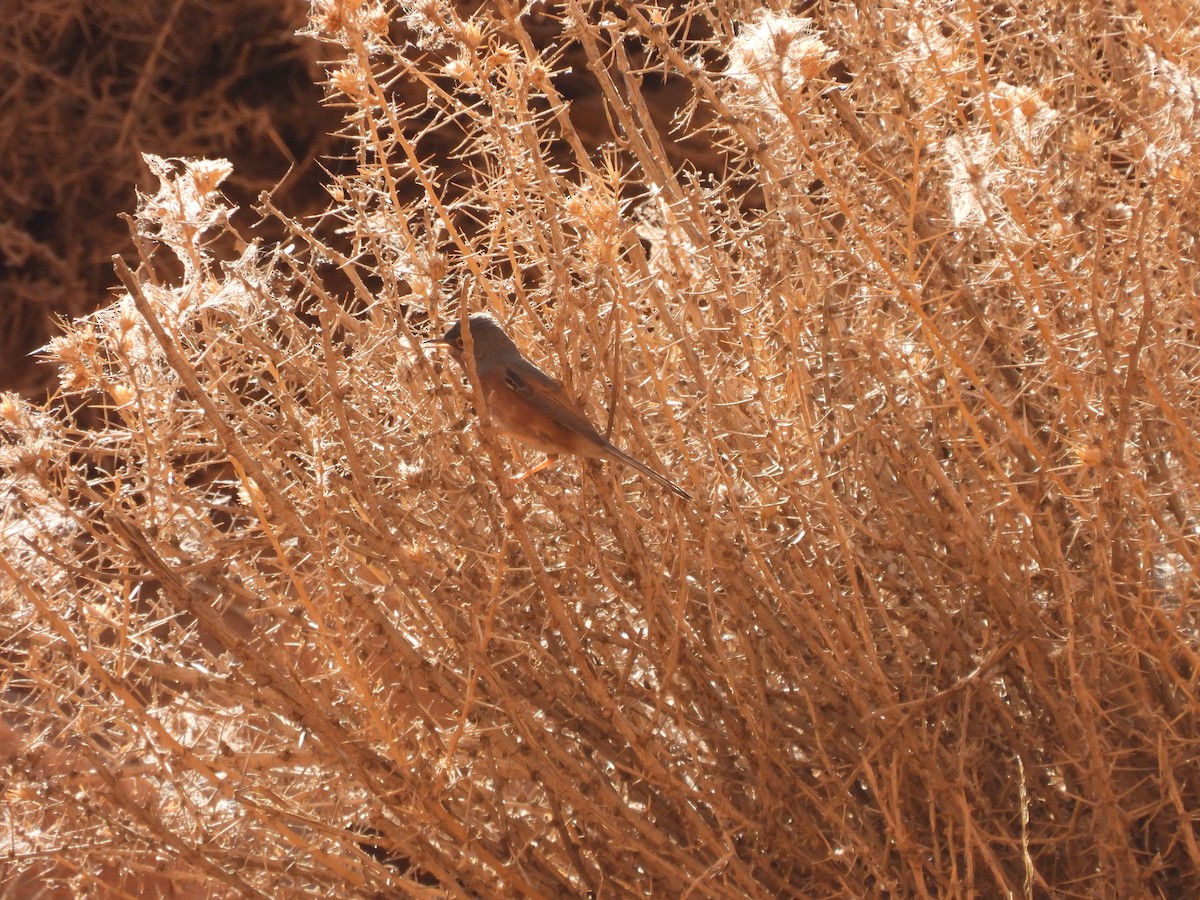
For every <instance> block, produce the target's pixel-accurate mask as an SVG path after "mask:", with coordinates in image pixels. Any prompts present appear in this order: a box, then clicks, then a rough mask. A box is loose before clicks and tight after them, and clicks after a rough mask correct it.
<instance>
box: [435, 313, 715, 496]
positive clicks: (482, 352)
mask: <svg viewBox="0 0 1200 900" xmlns="http://www.w3.org/2000/svg"><path fill="white" fill-rule="evenodd" d="M467 329H468V331H469V332H470V337H471V345H472V349H473V356H474V358H475V374H476V375H477V376H478V378H479V387H480V388H481V389H482V390H483V399H484V402H485V403H486V404H487V409H488V413H489V414H490V415H491V418H492V421H493V422H494V423H495V424H496V426H497V429H498V430H499V431H500V432H502V433H504V434H507V435H510V436H512V437H514V438H516V439H517V440H519V441H522V442H524V443H526V444H528V445H529V446H531V447H533V448H534V449H536V450H540V451H541V452H543V453H545V454H546V455H547V459H546V461H545V462H543V463H541V464H540V465H538V466H535V467H534V468H532V469H530V470H529V471H528V472H525V473H524V474H522V475H521V476H519V477H518V479H517V480H520V479H521V478H525V477H527V476H529V475H532V474H533V473H534V472H538V471H541V470H542V469H544V468H545V467H547V466H549V465H552V464H553V463H554V461H555V460H556V458H557V457H558V456H559V455H560V454H564V453H572V454H575V455H577V456H583V457H586V458H588V459H603V460H609V461H612V462H619V463H622V464H623V465H626V466H629V467H630V468H632V469H636V470H637V471H638V472H641V473H642V474H643V475H645V476H646V477H647V478H651V479H653V480H654V481H657V482H658V483H659V484H661V485H662V486H663V487H665V488H666V489H667V490H669V491H670V492H671V493H673V494H674V495H675V496H677V497H679V498H681V499H683V500H686V501H688V502H691V500H692V495H691V494H689V493H688V492H687V491H685V490H684V489H683V488H681V487H680V486H679V485H677V484H676V483H675V482H673V481H671V479H669V478H667V477H666V476H665V475H660V474H659V473H658V472H655V471H654V470H653V469H651V468H650V467H649V466H647V465H645V464H644V463H641V462H639V461H638V460H636V459H634V458H633V457H632V456H630V455H629V454H628V453H625V452H624V451H623V450H619V449H618V448H617V447H616V446H614V445H613V443H612V442H611V441H609V440H608V439H607V438H605V437H604V435H602V434H600V432H599V431H597V430H596V427H595V426H594V425H592V423H591V422H590V421H588V418H587V416H585V415H584V413H583V410H582V409H581V408H580V407H579V404H577V403H576V402H575V401H574V400H572V399H571V397H570V395H568V394H567V391H566V389H565V388H564V387H563V386H562V385H561V384H560V383H559V382H557V381H555V380H554V379H553V378H551V377H550V376H549V375H547V374H546V373H545V372H543V371H542V370H541V369H539V368H538V367H537V366H535V365H534V364H533V363H531V362H530V361H529V360H528V359H526V358H525V356H524V355H523V354H522V353H521V351H520V349H518V347H517V345H516V344H515V343H514V342H513V340H512V338H510V337H509V336H508V335H507V334H506V333H505V331H504V329H503V328H502V327H501V326H500V323H499V322H497V321H496V319H495V318H494V317H493V316H491V315H490V314H488V313H484V312H478V313H472V314H471V316H470V317H469V318H468V319H467ZM426 343H428V344H436V345H442V346H446V347H448V348H449V350H450V354H451V355H452V356H453V357H454V358H455V359H456V360H457V361H458V362H459V363H460V364H461V365H463V366H464V368H465V367H466V366H465V361H464V354H465V352H466V341H465V339H464V337H463V333H462V322H461V321H459V322H455V323H454V324H453V325H451V326H450V328H449V330H448V331H447V332H446V333H445V334H444V335H443V336H442V337H440V338H433V339H431V340H428V341H426Z"/></svg>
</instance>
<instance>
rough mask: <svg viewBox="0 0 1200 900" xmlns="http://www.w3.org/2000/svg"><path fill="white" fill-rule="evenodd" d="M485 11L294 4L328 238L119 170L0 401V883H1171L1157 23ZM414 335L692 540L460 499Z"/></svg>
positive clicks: (797, 886) (505, 497) (1168, 518)
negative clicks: (316, 69) (103, 221)
mask: <svg viewBox="0 0 1200 900" xmlns="http://www.w3.org/2000/svg"><path fill="white" fill-rule="evenodd" d="M484 9H485V12H483V13H481V14H479V15H476V16H475V17H474V18H472V19H470V20H463V19H461V18H459V16H458V15H457V14H456V13H455V12H454V11H453V10H452V9H451V8H449V7H448V6H446V5H444V4H442V3H439V2H436V0H424V2H420V3H416V4H406V5H405V6H404V8H403V10H397V9H393V8H392V7H378V6H373V5H370V4H362V3H353V2H336V0H330V2H326V3H322V4H320V5H319V7H318V8H316V10H315V11H314V16H313V30H314V34H315V35H316V36H317V37H319V38H320V39H322V40H324V41H326V42H327V50H328V55H329V56H330V58H331V62H330V64H329V72H330V85H331V88H330V89H331V97H332V98H333V100H334V102H337V103H339V104H341V105H342V106H343V107H344V111H345V116H346V119H345V121H346V128H345V131H346V134H347V135H348V136H349V137H351V138H352V139H353V141H354V146H355V147H356V153H357V155H356V157H355V158H354V159H353V160H351V164H350V165H345V166H342V167H340V171H341V172H342V173H343V174H341V175H339V176H337V177H333V176H331V181H330V192H331V196H332V197H333V203H332V206H331V209H330V212H329V216H330V217H331V218H333V219H336V220H337V221H339V222H340V230H339V232H338V234H337V235H336V239H334V240H331V239H329V238H327V237H321V236H320V235H323V234H330V233H332V229H325V230H324V231H314V230H311V228H310V224H311V223H306V222H303V221H290V220H288V219H287V216H286V215H285V213H284V212H282V211H279V210H277V209H275V208H274V207H273V206H272V205H271V203H270V202H269V201H267V202H266V204H265V207H266V210H267V211H268V213H269V214H270V215H272V216H275V217H277V218H278V219H280V220H282V221H284V222H286V223H287V225H288V227H289V228H290V230H291V232H292V235H293V239H292V242H291V243H290V244H289V245H288V246H285V247H264V246H256V245H254V244H246V243H242V244H241V246H242V247H243V250H242V251H241V252H240V255H238V253H237V252H233V253H230V252H228V251H227V250H225V249H222V250H220V251H218V250H217V249H215V248H217V247H221V248H227V247H229V246H230V245H231V241H230V240H229V238H231V237H232V238H233V239H234V240H235V241H236V240H240V238H238V236H236V235H230V234H229V228H228V226H227V225H226V224H225V223H226V214H227V210H226V208H225V201H224V200H223V198H222V195H221V193H220V190H219V182H220V180H221V179H222V178H223V177H224V176H225V175H226V174H227V171H226V169H225V168H224V166H223V164H221V163H219V162H199V161H176V162H167V161H163V160H157V159H150V163H151V165H152V167H153V168H154V169H155V171H156V172H157V173H158V174H159V176H160V178H161V182H162V188H161V191H160V192H159V193H158V194H157V195H156V196H152V197H151V196H147V197H143V198H142V201H141V203H140V205H139V210H138V214H137V217H136V231H137V238H136V242H137V246H138V249H139V252H140V253H141V257H142V263H141V265H140V266H139V267H138V268H137V271H136V273H135V272H131V271H129V270H128V269H126V268H124V267H119V270H120V271H119V274H120V275H121V278H122V281H123V283H124V285H125V296H123V297H122V298H120V299H119V300H118V301H117V302H116V303H115V304H114V305H113V306H112V307H110V308H109V309H106V310H104V311H102V312H101V313H99V314H97V315H95V316H93V317H91V318H90V319H86V320H80V321H77V322H75V323H73V324H72V325H71V327H70V329H69V331H68V332H67V334H66V335H65V336H64V337H62V338H60V339H58V340H56V341H55V342H54V344H53V346H52V347H51V348H50V352H49V355H50V357H51V358H52V359H53V360H54V361H55V362H56V363H57V365H58V366H59V367H60V370H61V381H62V390H61V393H60V396H59V397H58V398H56V400H55V402H53V403H51V404H49V405H48V406H46V407H44V408H40V407H36V406H32V405H27V404H25V403H22V402H20V401H18V400H17V399H15V398H13V397H9V398H7V399H6V400H5V401H4V403H3V405H2V406H0V422H2V427H3V434H4V436H5V438H4V450H3V454H4V462H5V465H6V467H7V472H8V474H7V476H6V480H5V482H4V486H3V489H4V491H5V494H6V497H7V501H8V502H7V509H6V510H5V512H4V520H3V529H4V530H3V547H2V549H3V555H2V560H3V562H2V563H0V565H2V566H3V571H4V572H5V573H6V576H5V577H6V582H5V586H4V593H3V622H4V628H5V630H6V640H5V655H4V659H5V662H6V667H5V669H4V693H3V700H4V706H3V716H4V718H3V733H2V738H3V739H2V741H0V750H2V753H3V760H4V763H5V765H6V766H7V769H8V776H7V795H6V803H5V806H4V817H5V822H6V827H7V828H8V836H7V838H6V845H7V847H6V852H7V853H8V857H7V862H6V863H5V865H6V867H7V868H6V872H7V886H8V887H9V889H11V890H16V891H18V893H20V894H21V895H22V896H35V895H36V894H37V892H38V891H39V890H44V891H46V892H47V895H50V894H54V892H56V891H67V890H73V891H76V892H79V893H85V894H86V893H91V894H107V893H110V892H112V891H115V890H118V889H120V890H124V891H127V892H129V893H141V894H143V895H145V894H152V893H154V892H159V893H160V894H163V895H170V896H211V895H229V894H243V895H251V896H253V895H259V896H272V897H281V896H377V895H389V896H390V895H405V894H408V893H414V894H422V895H428V896H440V895H443V894H444V895H453V896H582V895H590V896H595V897H621V896H631V895H632V896H656V897H670V896H691V897H747V896H758V897H771V896H856V897H857V896H881V895H885V896H966V895H975V896H1003V895H1007V896H1048V895H1054V896H1079V897H1085V896H1122V897H1132V896H1144V895H1149V896H1164V897H1168V896H1169V897H1178V896H1187V895H1194V894H1195V893H1196V892H1197V890H1200V878H1197V875H1196V872H1197V871H1200V847H1198V846H1197V841H1196V834H1195V829H1196V816H1197V810H1200V793H1198V792H1200V771H1197V756H1198V750H1200V748H1198V746H1197V744H1198V742H1200V721H1198V719H1200V701H1198V699H1197V685H1196V678H1197V666H1196V663H1197V656H1196V654H1197V651H1198V647H1197V633H1196V625H1197V623H1196V601H1197V585H1196V577H1195V571H1196V568H1195V567H1196V554H1197V552H1198V542H1197V521H1196V515H1197V508H1198V501H1200V497H1198V492H1200V488H1198V486H1200V455H1198V453H1197V447H1196V440H1195V429H1196V423H1197V421H1200V409H1198V408H1197V407H1198V405H1200V402H1198V401H1200V391H1198V390H1197V376H1198V375H1200V373H1198V372H1197V363H1198V359H1200V356H1198V354H1197V337H1196V336H1197V328H1198V327H1200V323H1198V322H1197V318H1198V312H1200V300H1198V298H1197V271H1196V267H1195V260H1196V256H1197V246H1196V229H1195V221H1196V217H1197V213H1198V211H1200V204H1198V202H1197V200H1198V198H1197V192H1196V186H1197V181H1196V177H1197V168H1198V164H1197V162H1196V152H1195V146H1194V145H1195V142H1196V140H1197V134H1198V126H1197V102H1196V101H1197V88H1196V84H1197V77H1198V76H1197V74H1196V73H1197V71H1198V67H1200V60H1198V59H1197V52H1196V48H1197V46H1198V44H1197V36H1198V34H1197V26H1198V25H1200V23H1198V22H1197V20H1196V14H1195V11H1194V8H1193V7H1192V6H1191V5H1190V4H1173V3H1163V4H1157V5H1156V7H1155V10H1154V18H1153V19H1147V18H1145V12H1146V8H1145V7H1143V6H1139V5H1136V4H1132V3H1123V2H1120V3H1117V4H1088V5H1085V6H1084V7H1082V8H1081V7H1080V6H1079V5H1077V4H1069V3H1050V4H1033V3H1027V4H1021V3H1018V4H1016V5H1011V4H1010V5H1000V6H981V5H978V4H969V3H961V2H957V0H948V2H944V3H940V4H931V3H912V4H907V3H899V4H884V5H880V6H876V5H874V4H858V5H851V4H842V3H817V4H815V5H813V6H811V7H809V8H808V9H806V10H805V15H806V16H807V20H801V19H799V18H798V17H796V16H793V15H791V14H789V13H786V12H779V11H766V10H757V9H755V8H754V4H750V3H734V2H730V3H716V4H712V5H707V6H694V7H685V8H677V9H659V8H654V7H651V6H648V5H643V4H637V3H633V2H624V0H622V2H615V3H606V4H604V5H603V6H601V5H599V4H596V5H591V4H583V5H576V4H575V3H569V4H567V5H565V6H563V7H558V6H554V5H551V6H549V7H547V8H546V9H544V10H542V11H541V12H540V13H537V14H536V15H535V14H531V15H528V16H526V17H525V18H522V19H519V20H518V21H517V22H515V23H514V22H512V21H507V22H506V21H504V18H503V16H504V14H505V13H508V14H510V15H511V14H515V12H516V7H513V8H512V9H509V8H508V7H507V5H506V4H505V3H499V4H485V6H484ZM399 15H406V16H407V21H406V23H405V25H406V27H407V28H409V29H411V31H410V32H409V34H410V36H413V38H414V39H413V41H412V42H409V43H405V42H394V40H395V38H394V34H395V32H394V31H393V30H392V29H391V27H390V25H389V18H390V17H393V16H399ZM493 15H495V16H497V18H494V19H493V18H492V17H491V16H493ZM559 15H560V16H561V23H560V22H558V21H557V20H556V19H555V16H559ZM535 25H536V27H537V28H539V29H541V30H542V35H543V36H544V33H545V31H546V30H547V29H551V30H553V29H558V28H561V31H560V33H559V34H558V37H557V39H556V41H557V43H555V42H554V41H551V42H550V43H549V49H547V50H538V49H535V48H536V47H541V46H546V42H544V41H541V40H539V42H538V43H537V44H535V42H534V41H533V40H532V39H531V37H530V34H529V32H528V30H527V29H531V28H533V27H534V26H535ZM556 47H559V48H562V49H563V50H564V52H565V51H566V50H567V49H568V48H569V49H570V50H571V52H572V53H574V54H575V55H574V57H573V59H574V61H575V65H579V63H580V62H586V65H587V66H588V67H589V68H590V70H591V72H592V73H593V75H594V77H595V78H596V84H597V86H598V89H599V90H600V91H601V93H602V96H603V100H604V108H605V110H606V112H607V115H608V117H609V119H610V121H611V123H612V128H613V129H614V131H615V134H616V135H617V137H616V139H614V140H613V142H612V143H611V144H609V145H608V146H602V147H600V148H598V149H593V145H592V143H591V142H590V141H588V140H584V139H583V138H581V136H580V134H579V133H578V132H577V131H576V130H575V128H574V120H573V119H572V118H571V111H572V107H571V103H570V100H569V99H568V98H566V97H563V96H560V94H559V93H558V89H557V88H556V84H558V83H559V82H560V80H561V78H562V77H563V76H561V75H560V74H559V73H560V72H561V71H562V70H563V69H565V68H566V65H567V64H566V63H565V62H564V59H565V58H566V57H565V55H562V54H560V53H559V52H558V51H557V50H556V49H555V48H556ZM664 73H666V74H670V75H672V76H674V77H679V76H682V77H683V78H685V79H686V86H687V88H688V90H689V91H690V93H691V96H692V97H693V98H694V103H693V104H692V105H690V106H688V107H687V108H685V109H684V110H683V112H682V114H681V116H680V117H679V118H678V120H677V122H676V123H675V127H676V128H677V131H675V132H672V131H670V129H666V128H662V127H659V126H658V125H656V119H655V118H654V116H653V115H652V114H651V112H650V110H649V108H648V105H647V102H646V92H647V91H648V90H650V89H651V88H652V86H653V85H654V84H655V83H656V80H658V79H661V78H662V77H663V74H664ZM411 79H417V80H419V81H421V82H423V83H424V84H425V85H426V86H427V102H426V103H425V104H424V105H423V106H421V107H419V108H398V106H397V105H396V104H395V102H394V100H393V98H394V96H395V94H394V93H393V91H392V85H393V84H395V83H398V82H399V81H401V80H411ZM414 123H418V124H416V125H414ZM691 128H703V129H706V131H705V134H706V135H707V136H708V137H709V138H711V140H712V141H713V142H715V144H717V145H718V146H719V147H720V148H722V151H723V152H724V153H725V154H726V158H727V162H728V170H727V171H725V172H723V173H717V175H716V177H710V176H709V175H705V174H701V173H698V172H695V171H689V170H688V169H687V168H686V167H680V166H678V165H675V164H674V163H668V162H667V160H668V159H670V158H671V154H670V146H671V145H672V143H673V142H674V141H675V140H676V138H677V137H679V136H680V135H681V134H684V133H686V132H687V131H688V129H691ZM428 141H440V142H442V143H443V145H444V146H457V150H456V151H455V153H454V159H453V160H448V159H447V158H446V157H444V156H438V155H436V154H429V153H425V152H423V151H422V150H421V147H422V146H426V144H423V143H422V142H428ZM450 163H453V165H451V164H450ZM345 173H348V174H345ZM222 236H223V237H224V238H225V240H222V241H219V242H218V241H216V240H215V239H216V238H218V237H222ZM339 271H340V272H341V273H344V274H345V276H348V283H349V284H350V285H351V286H352V287H351V288H350V289H347V290H343V289H341V288H335V287H334V286H333V283H331V282H330V281H329V276H330V275H331V274H334V273H337V272H339ZM166 273H171V274H169V275H168V274H166ZM461 304H465V306H466V308H467V309H469V310H475V309H488V310H491V311H492V312H494V313H495V314H496V315H497V316H498V317H499V318H500V319H501V320H502V321H503V322H504V323H505V324H506V326H507V327H508V328H509V330H510V331H511V333H512V334H513V335H514V337H515V338H516V339H517V340H518V342H519V343H521V344H522V346H524V347H525V348H526V349H527V350H528V352H529V354H530V355H531V356H532V357H534V358H535V359H536V360H537V361H538V362H539V363H542V364H544V366H545V367H546V368H547V369H548V370H550V371H552V372H556V373H569V374H567V375H566V376H565V380H566V382H567V383H568V386H569V388H570V390H571V391H572V392H574V393H575V394H576V395H577V396H580V397H586V398H588V404H589V408H590V410H591V412H592V414H593V417H594V418H595V419H596V421H598V422H600V423H601V425H602V427H605V428H609V427H611V429H612V434H613V436H614V439H615V440H616V441H617V442H618V443H620V444H621V445H622V446H624V447H626V448H628V449H629V450H630V452H632V453H634V454H635V455H637V456H639V457H641V458H643V459H646V460H648V461H651V462H652V463H653V464H655V465H658V466H660V467H661V468H662V469H663V470H664V471H666V472H668V473H670V475H671V477H672V478H674V479H676V480H677V481H679V482H680V483H681V484H683V485H684V486H685V487H686V488H687V489H688V490H689V491H691V492H692V493H693V494H694V495H695V496H696V502H695V503H694V504H692V505H690V506H688V505H684V504H681V503H680V502H678V501H677V500H676V499H675V498H673V497H671V496H670V495H669V494H667V493H666V492H664V491H663V490H661V489H660V488H659V487H658V486H657V485H655V484H653V483H648V482H647V481H646V480H645V479H643V478H640V477H638V476H637V475H636V473H631V472H629V471H628V470H621V469H617V468H614V467H611V466H604V467H600V466H596V465H593V464H583V463H580V462H579V461H578V460H570V459H564V460H562V461H561V462H560V464H559V465H558V467H557V468H555V469H553V470H551V471H549V472H546V473H539V474H537V475H535V476H532V477H531V478H530V479H528V480H527V481H523V482H520V483H515V482H514V480H513V477H512V475H513V473H515V472H517V471H519V469H520V468H521V467H523V466H527V465H529V464H530V463H532V462H534V461H535V460H536V459H537V457H536V455H534V454H530V453H527V452H525V451H523V450H520V449H519V448H514V447H512V446H511V445H509V444H508V443H507V442H506V441H504V440H503V439H497V438H496V436H495V435H494V434H492V433H491V430H490V429H489V428H487V427H481V426H480V425H478V424H477V421H478V420H477V419H476V417H475V416H474V414H473V412H472V402H471V387H470V381H469V379H468V380H464V378H463V376H462V373H461V372H460V371H458V370H457V369H456V368H455V367H454V366H453V365H452V364H451V363H450V362H449V361H448V360H446V359H444V358H442V357H441V356H439V355H437V354H436V353H433V352H428V351H426V350H425V349H424V348H423V347H422V346H421V344H420V341H421V340H422V339H424V338H427V337H430V336H433V335H436V334H438V333H440V332H441V330H442V329H444V328H445V327H446V326H447V324H449V323H450V322H452V321H453V320H454V319H456V318H457V317H458V316H459V314H460V310H461V308H462V307H461ZM55 895H57V894H55Z"/></svg>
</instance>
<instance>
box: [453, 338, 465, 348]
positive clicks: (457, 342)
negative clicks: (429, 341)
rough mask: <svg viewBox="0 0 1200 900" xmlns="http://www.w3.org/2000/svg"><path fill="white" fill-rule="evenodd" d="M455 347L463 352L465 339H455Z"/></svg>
mask: <svg viewBox="0 0 1200 900" xmlns="http://www.w3.org/2000/svg"><path fill="white" fill-rule="evenodd" d="M454 346H455V347H456V348H457V349H459V350H461V349H462V348H463V339H462V338H455V339H454Z"/></svg>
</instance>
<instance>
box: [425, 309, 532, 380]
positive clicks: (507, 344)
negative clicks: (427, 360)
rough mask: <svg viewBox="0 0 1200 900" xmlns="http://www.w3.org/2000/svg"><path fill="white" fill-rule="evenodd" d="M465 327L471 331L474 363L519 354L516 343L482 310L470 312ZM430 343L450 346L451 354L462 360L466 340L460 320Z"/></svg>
mask: <svg viewBox="0 0 1200 900" xmlns="http://www.w3.org/2000/svg"><path fill="white" fill-rule="evenodd" d="M467 328H468V329H469V330H470V332H471V343H472V344H474V346H475V365H476V367H478V366H479V365H480V364H482V363H483V362H485V361H487V360H491V359H497V358H500V359H506V358H509V357H510V356H512V355H514V354H515V355H517V356H520V355H521V351H520V350H518V349H517V345H516V344H514V343H513V342H512V338H510V337H509V336H508V335H507V334H505V333H504V329H503V328H501V327H500V323H499V322H497V321H496V320H495V319H494V318H493V317H492V316H491V315H489V314H488V313H484V312H478V313H472V314H471V316H470V317H469V318H468V319H467ZM428 343H430V344H444V345H445V346H447V347H449V348H450V353H451V355H453V356H454V358H455V359H457V360H458V361H459V362H462V358H463V349H464V348H465V346H466V342H465V340H464V338H463V333H462V321H461V320H460V321H457V322H455V323H454V324H453V325H451V326H450V328H449V330H448V331H447V332H446V333H445V334H444V335H442V336H441V337H440V338H434V339H433V340H431V341H429V342H428Z"/></svg>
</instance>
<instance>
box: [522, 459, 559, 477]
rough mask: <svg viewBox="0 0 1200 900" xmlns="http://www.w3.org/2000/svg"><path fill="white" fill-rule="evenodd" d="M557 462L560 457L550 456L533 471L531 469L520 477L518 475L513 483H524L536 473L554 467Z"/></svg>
mask: <svg viewBox="0 0 1200 900" xmlns="http://www.w3.org/2000/svg"><path fill="white" fill-rule="evenodd" d="M556 462H558V457H557V456H555V455H554V454H551V455H550V456H547V457H546V458H545V459H543V460H542V461H541V462H540V463H538V464H537V465H536V466H534V467H533V468H532V469H530V470H529V471H528V472H522V473H521V474H520V475H518V476H517V477H516V478H514V479H513V481H524V480H525V479H526V478H528V477H529V476H530V475H532V474H533V473H534V472H540V471H542V469H548V468H550V467H551V466H552V465H554V464H555V463H556Z"/></svg>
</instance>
